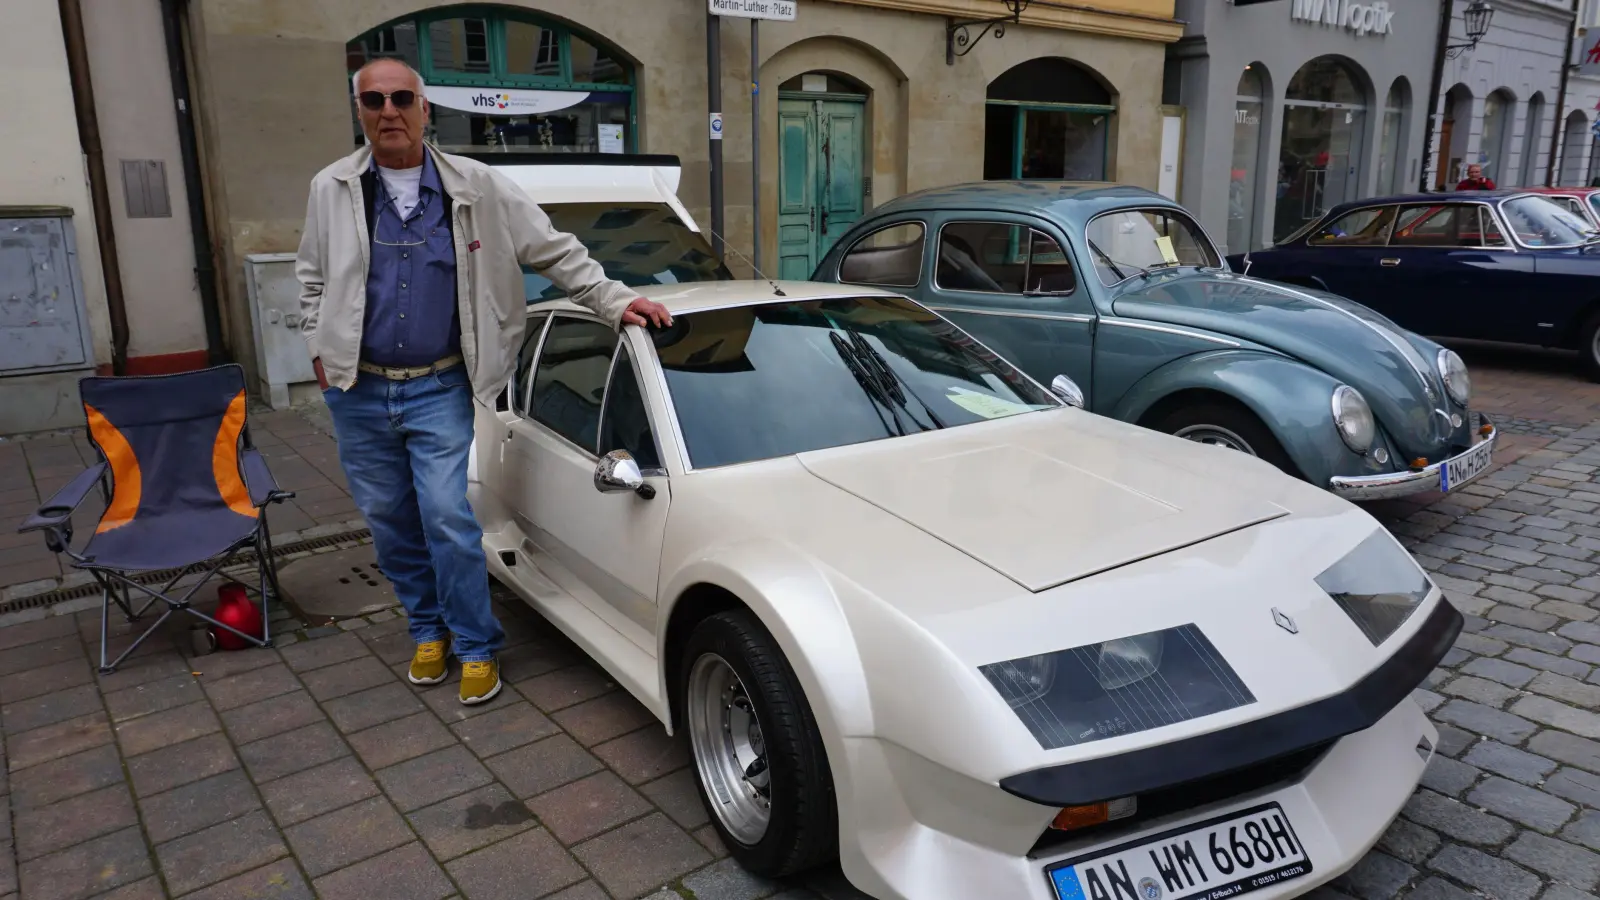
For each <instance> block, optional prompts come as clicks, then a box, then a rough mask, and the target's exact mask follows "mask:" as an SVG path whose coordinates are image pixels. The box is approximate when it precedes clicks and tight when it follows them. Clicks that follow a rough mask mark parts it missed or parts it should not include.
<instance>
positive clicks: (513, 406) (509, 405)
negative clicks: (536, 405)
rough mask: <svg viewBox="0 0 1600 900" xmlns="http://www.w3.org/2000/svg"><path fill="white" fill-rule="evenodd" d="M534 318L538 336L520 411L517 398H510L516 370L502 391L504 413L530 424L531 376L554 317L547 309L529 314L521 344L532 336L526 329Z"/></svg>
mask: <svg viewBox="0 0 1600 900" xmlns="http://www.w3.org/2000/svg"><path fill="white" fill-rule="evenodd" d="M534 318H538V319H539V334H538V339H537V340H535V341H534V343H533V356H532V357H530V359H529V362H528V383H527V384H525V385H523V390H522V404H521V408H520V409H519V408H518V406H517V398H516V397H513V396H511V388H512V387H513V386H515V385H516V383H517V369H516V368H513V369H512V370H511V383H510V384H508V385H506V389H505V391H504V394H505V397H506V411H509V412H510V413H512V414H513V415H515V416H516V417H517V418H519V419H527V420H528V421H530V422H531V421H533V417H532V416H530V415H528V401H530V400H532V399H533V375H534V374H535V373H536V372H537V371H538V369H539V357H540V355H542V354H543V353H544V338H545V335H546V334H548V333H549V332H550V320H551V319H554V318H555V315H554V314H553V313H551V311H550V310H547V309H541V310H536V311H532V312H529V313H528V315H527V319H526V320H525V321H524V323H523V332H522V342H523V344H527V342H528V340H529V339H530V338H532V337H533V335H532V334H529V333H528V330H527V329H528V328H529V327H530V326H532V324H533V319H534ZM517 349H518V350H519V351H520V350H521V349H522V348H521V347H518V348H517Z"/></svg>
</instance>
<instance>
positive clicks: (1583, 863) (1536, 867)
mask: <svg viewBox="0 0 1600 900" xmlns="http://www.w3.org/2000/svg"><path fill="white" fill-rule="evenodd" d="M1505 857H1506V858H1507V859H1510V860H1512V861H1514V862H1517V863H1521V864H1522V865H1524V866H1526V867H1528V868H1529V869H1532V870H1533V871H1535V872H1539V873H1541V874H1544V875H1547V876H1549V877H1551V878H1559V879H1561V880H1562V881H1564V882H1566V883H1568V884H1570V885H1573V886H1575V887H1580V888H1583V889H1584V890H1589V889H1591V888H1593V887H1594V886H1595V883H1596V882H1597V881H1600V856H1597V855H1596V854H1594V853H1593V852H1591V851H1589V850H1585V849H1584V848H1582V847H1577V846H1574V845H1572V844H1569V843H1567V842H1566V841H1560V840H1556V839H1555V838H1550V837H1545V836H1544V835H1542V834H1533V833H1531V832H1523V833H1522V834H1520V835H1518V836H1517V839H1516V840H1515V841H1514V842H1512V844H1511V846H1509V847H1507V848H1506V850H1505Z"/></svg>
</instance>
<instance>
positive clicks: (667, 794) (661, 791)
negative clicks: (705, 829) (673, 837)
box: [639, 768, 710, 829]
mask: <svg viewBox="0 0 1600 900" xmlns="http://www.w3.org/2000/svg"><path fill="white" fill-rule="evenodd" d="M698 785H699V776H697V775H696V774H695V772H694V769H692V768H690V769H680V770H678V771H676V772H674V773H672V774H671V775H667V776H664V777H662V778H657V779H656V780H655V781H652V782H649V783H648V784H644V785H641V786H640V788H639V792H640V793H642V794H644V795H645V796H646V797H649V798H650V802H652V803H654V804H655V805H656V806H657V807H660V809H661V811H662V812H664V813H666V814H667V816H668V817H670V818H671V819H672V821H674V822H676V823H677V824H678V827H680V828H688V829H694V828H699V827H700V826H701V825H704V824H706V823H707V822H709V821H710V816H709V814H708V813H707V812H706V806H705V803H703V802H702V801H701V800H700V790H699V787H698Z"/></svg>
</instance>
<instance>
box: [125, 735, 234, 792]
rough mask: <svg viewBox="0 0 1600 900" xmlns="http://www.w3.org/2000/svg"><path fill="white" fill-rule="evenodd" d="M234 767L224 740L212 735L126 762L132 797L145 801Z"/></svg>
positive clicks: (220, 736)
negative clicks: (136, 796)
mask: <svg viewBox="0 0 1600 900" xmlns="http://www.w3.org/2000/svg"><path fill="white" fill-rule="evenodd" d="M238 767H239V757H238V756H236V755H234V752H233V747H232V745H230V744H229V743H228V739H227V738H225V737H223V736H222V735H220V734H213V735H208V736H206V737H203V738H199V739H197V740H193V741H188V742H186V743H183V744H177V745H174V746H171V747H168V748H166V749H165V750H162V751H161V752H159V753H149V754H146V755H144V756H141V757H138V758H137V759H130V760H128V777H129V779H130V780H131V781H132V782H133V792H134V793H135V794H137V795H138V796H140V797H149V796H153V795H155V794H159V793H161V792H162V791H168V790H171V789H173V788H175V787H179V786H181V785H185V784H189V783H190V782H194V781H199V780H200V779H202V778H209V777H211V776H212V775H218V774H221V773H222V772H226V771H228V770H230V769H236V768H238Z"/></svg>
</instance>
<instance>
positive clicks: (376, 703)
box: [323, 683, 423, 734]
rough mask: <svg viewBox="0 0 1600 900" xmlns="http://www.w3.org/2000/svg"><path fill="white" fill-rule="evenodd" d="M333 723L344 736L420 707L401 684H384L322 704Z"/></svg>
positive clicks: (414, 710)
mask: <svg viewBox="0 0 1600 900" xmlns="http://www.w3.org/2000/svg"><path fill="white" fill-rule="evenodd" d="M323 709H324V710H325V711H326V712H327V714H328V717H329V718H331V719H332V720H333V724H335V725H337V726H338V727H339V730H340V731H343V732H344V733H345V734H350V733H352V732H356V731H361V730H363V729H366V728H371V727H372V726H374V725H382V724H383V723H384V722H392V721H394V720H395V719H399V718H403V717H405V716H409V715H411V714H412V713H417V712H421V711H422V710H423V705H422V703H421V701H419V700H418V699H417V698H416V695H415V694H414V693H412V691H411V688H410V687H408V686H407V685H403V684H398V683H395V684H386V685H383V686H382V687H375V688H368V689H367V690H364V691H361V692H359V693H355V694H351V695H349V696H347V697H340V698H339V699H337V700H330V701H329V702H327V703H325V704H323Z"/></svg>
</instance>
